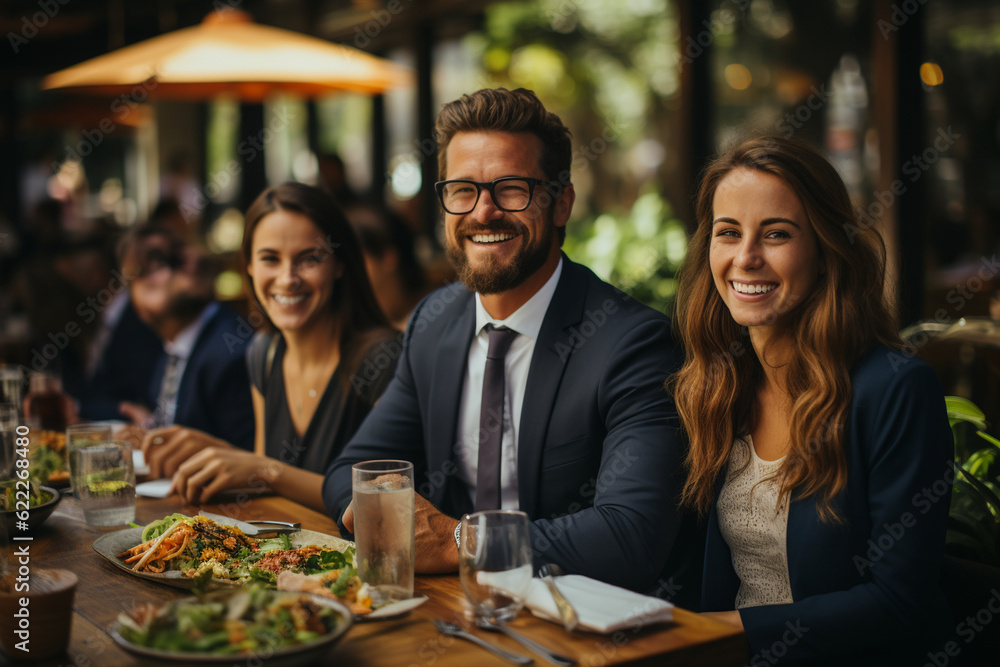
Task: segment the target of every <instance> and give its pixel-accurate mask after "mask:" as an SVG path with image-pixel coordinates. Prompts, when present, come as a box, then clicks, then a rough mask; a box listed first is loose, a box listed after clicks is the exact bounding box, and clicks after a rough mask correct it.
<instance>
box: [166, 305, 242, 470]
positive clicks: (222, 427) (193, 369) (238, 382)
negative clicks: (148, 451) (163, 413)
mask: <svg viewBox="0 0 1000 667" xmlns="http://www.w3.org/2000/svg"><path fill="white" fill-rule="evenodd" d="M252 337H253V330H252V329H251V328H250V327H249V325H247V323H246V322H244V321H243V320H242V319H241V318H240V317H239V315H237V314H236V312H235V311H234V310H232V309H231V308H229V307H227V306H220V307H219V309H218V310H217V311H216V312H215V314H214V315H212V317H211V318H209V320H208V322H206V323H205V326H204V328H202V330H201V332H200V333H199V334H198V339H197V340H196V341H195V344H194V348H193V349H192V351H191V356H190V358H188V362H187V366H185V367H184V375H183V376H182V377H181V384H180V387H179V388H178V390H177V412H176V413H175V415H174V423H175V424H178V425H181V426H188V427H190V428H196V429H198V430H199V431H204V432H205V433H208V434H209V435H214V436H215V437H216V438H220V439H222V440H225V441H226V442H228V443H230V444H232V445H235V446H236V447H240V448H242V449H246V450H250V451H252V450H253V440H254V417H253V403H252V402H251V400H250V377H249V375H248V374H247V362H246V354H245V350H246V346H247V344H248V343H249V342H250V339H251V338H252ZM167 358H168V355H167V353H166V352H164V353H163V354H162V355H161V356H160V360H159V363H157V365H156V372H155V373H154V374H153V379H152V383H151V384H150V392H151V393H150V398H151V399H152V400H151V401H150V405H156V401H157V400H158V399H159V396H160V385H161V384H162V383H163V374H164V373H165V372H166V368H167Z"/></svg>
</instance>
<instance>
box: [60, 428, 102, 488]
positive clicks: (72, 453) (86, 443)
mask: <svg viewBox="0 0 1000 667" xmlns="http://www.w3.org/2000/svg"><path fill="white" fill-rule="evenodd" d="M111 438H112V432H111V426H109V425H107V424H73V425H72V426H68V427H66V465H67V466H68V467H69V481H70V487H71V488H72V489H73V493H74V495H76V497H77V499H79V498H80V494H79V493H77V491H76V489H77V488H78V487H77V472H76V452H78V451H80V450H81V449H85V448H87V447H95V446H97V445H108V444H111Z"/></svg>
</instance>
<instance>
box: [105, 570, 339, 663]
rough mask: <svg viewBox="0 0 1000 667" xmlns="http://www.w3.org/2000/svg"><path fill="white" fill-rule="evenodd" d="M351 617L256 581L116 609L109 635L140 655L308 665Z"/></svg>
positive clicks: (332, 605)
mask: <svg viewBox="0 0 1000 667" xmlns="http://www.w3.org/2000/svg"><path fill="white" fill-rule="evenodd" d="M353 621H354V617H353V614H352V613H351V612H350V610H349V609H347V608H346V607H345V606H344V605H343V604H341V603H339V602H337V601H336V600H331V599H328V598H322V597H318V596H314V595H309V594H307V593H289V592H285V591H276V590H272V589H269V588H267V587H266V586H265V585H264V584H262V583H259V582H258V583H255V584H253V585H251V586H247V587H241V588H236V589H233V590H228V591H214V592H210V593H207V594H205V595H201V596H196V597H195V596H193V597H187V598H182V599H180V600H174V601H171V602H166V603H161V604H142V605H137V606H136V607H134V608H133V609H132V610H131V611H130V612H128V613H125V614H120V615H119V616H118V620H117V622H116V623H115V624H114V625H113V626H112V627H111V629H110V634H111V637H112V639H114V641H115V642H116V643H117V644H118V645H119V646H121V647H122V648H123V649H125V650H126V651H128V652H130V653H132V654H133V655H136V656H137V657H139V658H140V660H143V659H148V658H154V659H157V660H168V661H173V662H186V663H207V664H215V663H223V664H230V665H231V664H236V663H238V662H240V661H241V660H243V659H247V658H249V657H253V659H254V661H255V662H258V663H265V662H266V663H267V664H268V665H272V666H273V665H277V664H281V665H286V666H287V665H310V664H319V663H321V662H323V657H324V656H325V655H326V653H327V652H328V651H329V650H330V646H331V645H332V644H333V643H334V642H336V641H337V640H338V639H339V638H340V637H341V636H343V634H344V633H345V632H347V630H348V628H350V627H351V624H352V623H353Z"/></svg>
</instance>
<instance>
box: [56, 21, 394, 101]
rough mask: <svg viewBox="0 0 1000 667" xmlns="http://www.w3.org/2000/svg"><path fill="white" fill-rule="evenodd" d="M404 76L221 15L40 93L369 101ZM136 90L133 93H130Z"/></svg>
mask: <svg viewBox="0 0 1000 667" xmlns="http://www.w3.org/2000/svg"><path fill="white" fill-rule="evenodd" d="M410 79H411V74H410V71H409V70H408V69H406V68H404V67H401V66H399V65H396V64H394V63H392V62H391V61H388V60H385V59H383V58H378V57H376V56H372V55H370V54H367V53H364V52H363V51H359V50H357V49H353V48H350V47H346V46H340V45H338V44H333V43H331V42H327V41H324V40H322V39H317V38H315V37H310V36H308V35H303V34H300V33H296V32H292V31H289V30H282V29H280V28H272V27H269V26H264V25H259V24H256V23H253V22H252V21H251V20H250V16H249V15H248V14H246V13H245V12H242V11H239V10H233V9H225V10H219V11H216V12H213V13H212V14H209V15H208V17H206V18H205V20H204V21H203V22H202V23H201V24H200V25H197V26H194V27H192V28H184V29H182V30H176V31H174V32H171V33H168V34H166V35H160V36H159V37H154V38H152V39H148V40H146V41H144V42H140V43H138V44H133V45H132V46H127V47H125V48H121V49H118V50H117V51H113V52H111V53H108V54H105V55H103V56H98V57H97V58H93V59H91V60H88V61H86V62H83V63H80V64H79V65H74V66H73V67H69V68H67V69H64V70H62V71H59V72H56V73H54V74H50V75H49V76H47V77H46V78H45V80H44V81H43V83H42V87H43V88H46V89H52V88H66V89H73V90H77V91H81V92H88V93H94V94H103V95H112V96H115V95H121V94H131V93H138V92H141V91H142V90H145V91H146V92H145V93H144V94H145V95H149V96H155V97H163V98H175V99H191V100H199V99H207V98H212V97H216V96H218V95H221V94H226V93H228V94H232V95H235V96H236V97H238V98H240V99H242V100H245V101H260V100H262V99H264V98H265V97H267V96H268V95H270V94H272V93H275V92H290V93H295V94H298V95H302V96H305V97H315V96H318V95H326V94H329V93H333V92H337V91H354V92H360V93H368V94H375V93H381V92H384V91H385V90H388V89H390V88H393V87H395V86H399V85H403V84H406V83H408V82H409V81H410ZM136 86H141V87H142V88H140V89H139V90H138V91H137V90H136Z"/></svg>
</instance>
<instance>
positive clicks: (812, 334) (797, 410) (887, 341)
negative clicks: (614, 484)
mask: <svg viewBox="0 0 1000 667" xmlns="http://www.w3.org/2000/svg"><path fill="white" fill-rule="evenodd" d="M697 215H698V227H697V231H696V232H695V236H694V238H693V239H692V242H691V246H690V249H689V253H688V257H687V260H686V262H685V266H684V268H683V270H682V273H681V279H680V290H679V293H678V297H677V302H676V316H675V326H676V327H677V330H678V332H679V334H680V337H681V338H682V340H683V343H684V347H685V353H686V360H685V363H684V365H683V367H682V368H681V370H680V371H678V372H677V373H676V374H675V375H674V376H672V377H671V378H670V380H669V381H668V388H669V390H670V391H671V392H672V394H673V396H674V399H675V400H676V403H677V409H678V413H679V414H680V416H681V419H682V421H683V424H684V428H685V430H686V432H687V435H688V438H689V441H690V450H689V453H688V456H687V466H688V475H689V477H688V480H687V483H686V485H685V487H684V491H683V502H684V503H685V504H687V505H689V506H691V507H694V508H696V509H697V510H699V511H700V512H701V513H702V514H703V515H708V543H707V551H706V558H705V572H704V585H703V595H702V607H703V609H704V610H706V611H707V612H712V613H713V615H714V616H716V617H717V618H719V619H720V620H723V621H726V622H729V623H733V624H734V625H737V626H740V627H742V628H743V629H744V630H745V631H746V633H747V637H748V639H749V642H750V647H751V650H752V652H754V653H758V652H760V651H764V650H770V649H771V648H772V647H774V646H777V647H779V650H780V654H781V656H785V657H784V659H783V660H782V663H781V664H792V663H795V662H801V663H806V664H822V663H824V662H825V661H833V662H835V663H837V664H843V661H844V660H846V659H850V660H851V661H852V664H859V663H858V662H854V661H856V660H858V659H860V658H861V657H862V656H864V659H872V660H876V659H877V660H880V661H881V664H896V661H897V660H901V659H902V656H904V655H906V654H907V653H906V652H907V651H912V652H914V659H918V658H919V657H920V656H921V655H923V653H921V649H922V647H923V646H925V645H926V644H925V643H921V642H927V641H933V639H934V638H936V637H939V636H941V632H942V631H943V628H944V627H945V625H946V621H947V606H946V603H945V602H944V599H943V596H942V594H941V591H940V590H939V588H938V586H937V581H938V577H939V573H940V566H941V559H942V556H943V550H944V535H945V524H946V520H947V513H948V502H947V499H946V498H945V499H944V502H938V503H934V504H929V505H928V507H926V508H923V507H922V506H920V507H918V506H915V505H914V501H913V498H914V497H915V494H919V493H920V492H921V490H922V489H924V488H930V487H931V486H933V484H934V482H935V481H937V480H941V479H942V478H945V479H946V481H947V480H948V479H949V478H948V477H946V475H947V473H948V471H949V468H948V466H949V463H950V461H951V452H952V442H951V434H950V430H949V428H948V421H947V416H946V414H945V408H944V400H943V396H942V391H941V387H940V384H939V383H938V381H937V378H936V377H935V375H934V373H933V371H932V370H931V369H930V368H929V367H928V366H926V365H925V364H923V363H922V362H920V361H918V360H916V359H913V358H910V357H908V356H906V355H904V354H903V353H901V352H900V351H899V339H898V336H897V335H896V321H895V317H894V316H893V314H892V310H891V308H890V306H889V305H888V303H887V301H886V296H885V294H886V292H885V258H886V253H885V246H884V244H883V242H882V239H881V237H880V236H879V234H878V232H877V231H876V230H875V229H872V228H871V227H869V226H865V225H863V224H862V223H860V222H858V220H857V218H856V217H855V216H854V214H853V209H852V205H851V201H850V198H849V196H848V194H847V190H846V188H845V186H844V184H843V181H842V180H841V178H840V176H839V175H838V174H837V172H836V170H835V169H834V168H833V167H832V166H831V165H830V163H829V162H827V161H826V160H825V159H824V158H823V157H822V156H820V155H819V154H818V153H816V151H814V150H813V149H811V148H810V147H808V146H807V145H805V144H803V143H800V142H798V141H793V140H788V139H783V138H777V137H761V138H755V139H749V140H745V141H743V142H741V143H739V144H737V145H735V146H734V147H732V148H730V149H729V150H727V151H726V152H725V153H723V154H722V155H721V156H720V157H718V158H717V159H716V160H715V161H714V162H713V163H712V164H711V165H710V166H709V168H708V170H707V172H706V174H705V176H704V178H703V181H702V184H701V189H700V192H699V197H698V205H697ZM922 509H925V511H923V512H922V511H921V510H922ZM897 525H899V526H904V527H903V528H902V530H897V529H896V526H897ZM886 535H888V536H889V537H888V539H887V538H886ZM889 541H891V542H892V545H891V547H890V548H887V549H882V550H880V551H879V552H878V553H875V552H872V551H871V550H870V545H871V544H876V545H886V544H887V543H888V542H889ZM795 624H798V625H795ZM790 627H798V628H806V630H800V631H799V632H798V633H790V632H789V628H790ZM882 651H885V652H884V653H881V652H882ZM772 655H778V653H777V652H774V653H772ZM876 655H878V656H879V657H878V658H876ZM779 657H780V656H779ZM906 664H909V663H906Z"/></svg>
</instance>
